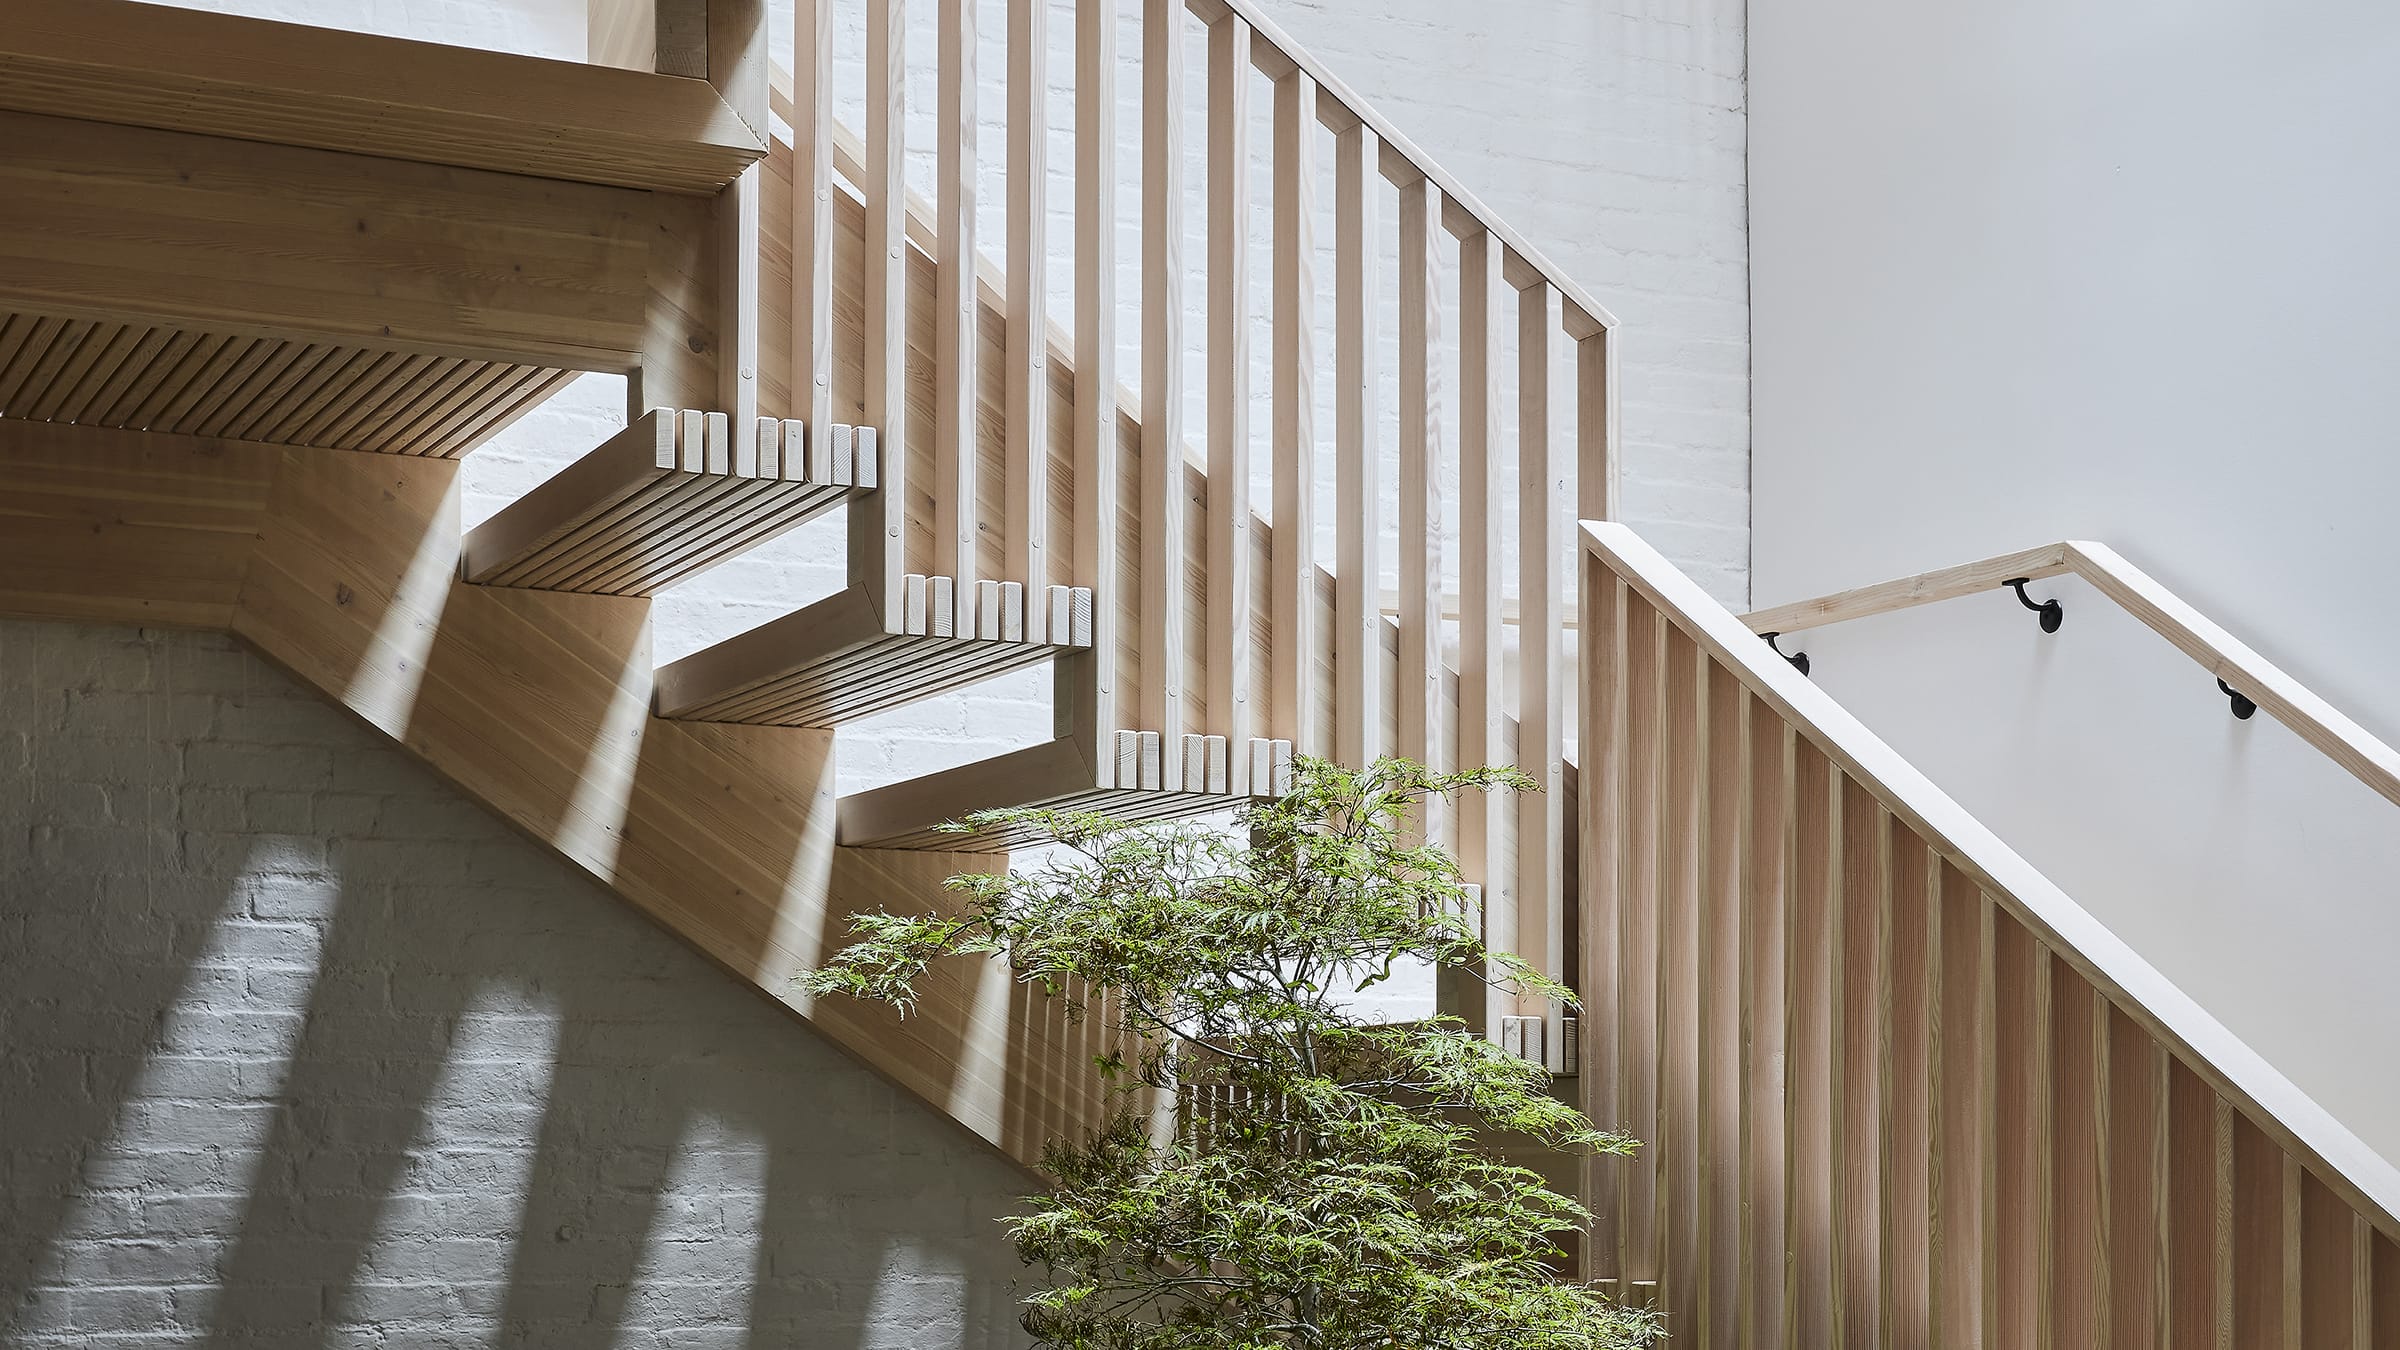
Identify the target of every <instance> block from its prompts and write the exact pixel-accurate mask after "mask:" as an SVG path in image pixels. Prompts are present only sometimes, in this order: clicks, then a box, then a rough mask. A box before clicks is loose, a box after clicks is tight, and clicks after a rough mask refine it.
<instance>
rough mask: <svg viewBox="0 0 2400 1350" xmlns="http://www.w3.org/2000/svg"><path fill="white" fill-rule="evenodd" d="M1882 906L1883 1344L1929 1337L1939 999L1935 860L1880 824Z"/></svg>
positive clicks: (1894, 827)
mask: <svg viewBox="0 0 2400 1350" xmlns="http://www.w3.org/2000/svg"><path fill="white" fill-rule="evenodd" d="M1889 828H1890V831H1891V860H1890V867H1891V909H1890V913H1889V915H1888V917H1887V919H1886V920H1885V923H1886V929H1885V931H1886V934H1887V937H1886V940H1885V945H1884V969H1885V970H1886V972H1887V973H1888V974H1887V987H1888V990H1889V994H1890V1004H1889V1012H1888V1014H1887V1016H1886V1017H1885V1020H1884V1025H1885V1028H1886V1031H1885V1040H1884V1057H1883V1064H1882V1073H1881V1080H1880V1083H1879V1086H1880V1089H1881V1092H1882V1118H1883V1124H1882V1129H1881V1130H1880V1136H1881V1145H1882V1147H1881V1152H1880V1154H1879V1156H1878V1158H1877V1167H1878V1168H1879V1170H1880V1171H1881V1173H1882V1188H1881V1193H1880V1199H1881V1202H1882V1206H1883V1213H1882V1234H1881V1242H1882V1251H1883V1262H1882V1270H1881V1275H1882V1284H1883V1291H1882V1298H1881V1304H1882V1311H1881V1318H1880V1325H1881V1326H1882V1328H1883V1336H1884V1340H1885V1342H1886V1343H1887V1344H1890V1345H1896V1346H1898V1345H1908V1346H1915V1345H1925V1344H1927V1343H1928V1342H1929V1341H1930V1340H1931V1339H1932V1334H1933V1325H1932V1318H1931V1315H1930V1314H1931V1306H1932V1288H1931V1283H1932V1261H1931V1257H1932V1247H1933V1185H1932V1172H1931V1158H1932V1152H1933V1118H1932V1117H1933V1108H1934V1102H1933V1097H1932V1095H1931V1091H1930V1088H1929V1086H1928V1083H1929V1074H1930V1071H1931V1065H1932V1058H1933V1055H1934V1053H1935V1049H1934V1043H1933V1034H1934V1024H1935V1019H1936V1017H1937V1013H1936V1009H1937V1008H1938V1006H1939V1000H1940V997H1941V965H1940V961H1939V953H1938V949H1937V947H1936V944H1937V943H1938V942H1939V941H1940V928H1939V922H1940V921H1939V918H1938V916H1937V914H1936V896H1937V891H1936V889H1935V888H1936V887H1937V885H1938V884H1939V880H1938V876H1937V873H1938V870H1939V865H1938V863H1937V862H1936V861H1935V859H1934V856H1933V852H1932V850H1931V849H1929V848H1927V847H1926V845H1925V842H1924V841H1923V840H1922V839H1919V838H1917V837H1916V835H1914V834H1913V833H1910V832H1908V831H1907V830H1905V829H1902V828H1900V827H1899V826H1898V824H1897V822H1889Z"/></svg>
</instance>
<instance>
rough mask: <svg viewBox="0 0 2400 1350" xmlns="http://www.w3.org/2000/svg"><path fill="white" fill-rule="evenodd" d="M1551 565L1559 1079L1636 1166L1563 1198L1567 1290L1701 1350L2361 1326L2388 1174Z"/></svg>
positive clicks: (1692, 653)
mask: <svg viewBox="0 0 2400 1350" xmlns="http://www.w3.org/2000/svg"><path fill="white" fill-rule="evenodd" d="M1582 546H1583V568H1584V576H1583V587H1582V605H1583V607H1584V639H1585V652H1584V658H1585V662H1586V667H1585V668H1586V671H1587V675H1586V677H1585V684H1584V689H1583V697H1584V712H1583V727H1584V743H1585V744H1586V746H1588V747H1591V751H1589V752H1587V758H1586V761H1585V763H1584V766H1583V775H1582V793H1581V800H1582V812H1581V827H1582V839H1583V849H1582V856H1583V862H1582V876H1583V879H1584V880H1583V900H1584V905H1585V908H1584V912H1583V914H1582V916H1581V918H1582V922H1583V924H1584V933H1585V936H1584V939H1583V941H1582V943H1581V950H1582V952H1583V953H1584V959H1583V966H1582V969H1581V971H1580V972H1579V980H1580V984H1581V990H1582V994H1583V997H1584V1001H1585V1004H1586V1006H1587V1008H1589V1009H1591V1013H1590V1014H1589V1015H1587V1016H1586V1017H1585V1018H1584V1019H1583V1025H1584V1027H1585V1028H1586V1032H1585V1044H1586V1047H1587V1048H1586V1051H1585V1063H1586V1065H1587V1066H1589V1067H1587V1069H1586V1072H1585V1074H1584V1076H1583V1080H1582V1081H1583V1089H1584V1092H1585V1094H1586V1105H1587V1108H1588V1109H1590V1110H1591V1111H1592V1112H1593V1113H1594V1114H1595V1116H1596V1118H1598V1119H1600V1120H1601V1121H1603V1122H1604V1123H1608V1124H1614V1125H1620V1126H1622V1127H1624V1128H1626V1129H1628V1130H1630V1131H1631V1132H1633V1133H1635V1134H1636V1135H1639V1136H1641V1137H1643V1138H1645V1139H1648V1140H1650V1141H1651V1146H1650V1147H1649V1148H1648V1149H1645V1151H1644V1155H1643V1157H1641V1158H1640V1159H1637V1160H1635V1161H1633V1162H1631V1163H1629V1164H1618V1163H1614V1162H1602V1163H1599V1164H1595V1165H1594V1167H1593V1168H1592V1169H1591V1170H1590V1171H1589V1173H1588V1174H1587V1176H1588V1184H1589V1187H1590V1196H1589V1198H1590V1200H1591V1203H1592V1204H1593V1207H1594V1209H1595V1211H1596V1212H1597V1213H1598V1215H1599V1216H1600V1226H1599V1229H1598V1231H1597V1232H1596V1234H1595V1239H1594V1242H1593V1244H1592V1245H1593V1252H1594V1265H1595V1271H1594V1273H1595V1274H1596V1275H1599V1276H1601V1277H1603V1278H1619V1279H1627V1280H1635V1281H1641V1280H1649V1279H1656V1280H1657V1281H1659V1285H1660V1291H1661V1299H1662V1301H1663V1303H1664V1305H1665V1306H1666V1308H1667V1309H1668V1311H1669V1313H1670V1316H1671V1318H1672V1319H1673V1320H1672V1321H1671V1322H1670V1325H1671V1326H1674V1327H1675V1328H1676V1334H1677V1335H1678V1336H1679V1337H1680V1336H1688V1337H1690V1339H1691V1340H1692V1341H1693V1342H1695V1343H1697V1344H1700V1345H1703V1346H1708V1345H1722V1344H1736V1343H1744V1344H1749V1343H1758V1341H1756V1340H1750V1339H1743V1338H1741V1337H1740V1335H1739V1332H1740V1328H1742V1327H1755V1326H1760V1325H1764V1326H1770V1327H1782V1328H1785V1329H1786V1330H1787V1331H1789V1332H1790V1333H1791V1335H1790V1337H1789V1338H1790V1339H1793V1340H1795V1341H1796V1342H1797V1343H1801V1344H1871V1343H1878V1342H1879V1341H1880V1342H1884V1343H1891V1344H1930V1343H1934V1342H1936V1341H1938V1342H1939V1343H1942V1344H1965V1343H1976V1344H1993V1343H2004V1344H2019V1343H2023V1344H2033V1343H2041V1344H2050V1343H2056V1344H2059V1345H2070V1344H2076V1345H2091V1344H2176V1345H2186V1344H2225V1343H2228V1341H2227V1339H2225V1338H2228V1337H2230V1338H2232V1343H2248V1342H2249V1341H2250V1340H2256V1341H2257V1342H2258V1343H2273V1344H2289V1345H2297V1344H2302V1343H2306V1344H2310V1345H2316V1344H2351V1345H2365V1344H2369V1343H2371V1342H2370V1341H2369V1339H2368V1335H2369V1332H2370V1330H2371V1329H2373V1328H2380V1327H2388V1326H2389V1325H2390V1319H2391V1318H2392V1317H2393V1316H2394V1315H2395V1314H2396V1313H2400V1308H2395V1307H2394V1306H2392V1295H2391V1293H2390V1292H2389V1282H2388V1278H2386V1276H2388V1272H2389V1271H2390V1270H2391V1269H2392V1266H2391V1264H2390V1263H2391V1262H2393V1261H2395V1260H2400V1246H2396V1245H2395V1244H2396V1243H2400V1217H2396V1215H2400V1170H2395V1169H2394V1167H2393V1166H2392V1164H2391V1163H2390V1162H2389V1161H2387V1160H2386V1159H2384V1158H2382V1157H2381V1156H2379V1155H2377V1154H2376V1153H2375V1152H2374V1151H2373V1150H2372V1149H2370V1148H2369V1147H2367V1146H2366V1145H2365V1144H2364V1143H2363V1142H2361V1141H2360V1140H2359V1139H2358V1138H2357V1137H2356V1136H2355V1135H2354V1134H2352V1133H2351V1132H2350V1131H2349V1130H2348V1129H2346V1128H2345V1127H2344V1126H2343V1125H2342V1124H2341V1123H2340V1122H2338V1121H2337V1120H2335V1119H2334V1118H2333V1117H2332V1116H2331V1115H2329V1114H2328V1113H2327V1112H2326V1111H2325V1110H2324V1109H2323V1108H2322V1107H2320V1106H2318V1105H2317V1103H2316V1102H2315V1101H2313V1100H2312V1099H2311V1098H2309V1097H2308V1096H2307V1094H2305V1093H2304V1092H2302V1091H2301V1090H2300V1089H2299V1088H2297V1087H2296V1086H2294V1085H2293V1084H2292V1083H2291V1082H2290V1081H2289V1080H2288V1079H2286V1078H2285V1077H2284V1076H2283V1075H2282V1074H2280V1073H2279V1072H2277V1071H2276V1070H2275V1068H2274V1067H2273V1066H2272V1065H2270V1064H2268V1063H2267V1062H2266V1061H2265V1060H2263V1059H2261V1058H2260V1057H2259V1056H2258V1055H2257V1054H2256V1053H2254V1052H2253V1051H2252V1050H2251V1049H2250V1048H2249V1047H2248V1046H2247V1045H2245V1044H2244V1043H2243V1042H2242V1041H2241V1040H2240V1039H2239V1038H2237V1037H2236V1036H2234V1035H2233V1034H2232V1033H2231V1032H2230V1031H2228V1030H2227V1029H2226V1028H2225V1027H2224V1026H2223V1025H2222V1024H2220V1023H2219V1022H2217V1021H2216V1019H2214V1018H2213V1017H2211V1016H2210V1015H2209V1014H2208V1013H2207V1012H2206V1011H2204V1010H2203V1009H2201V1008H2200V1007H2199V1005H2197V1004H2196V1003H2194V1002H2193V1001H2192V1000H2191V999H2190V998H2189V997H2187V996H2186V995H2185V994H2184V993H2183V992H2182V991H2181V990H2180V989H2178V988H2176V987H2175V985H2173V984H2172V983H2170V982H2169V981H2168V980H2167V979H2166V978H2165V977H2164V976H2162V975H2161V974H2160V973H2159V972H2158V971H2157V970H2156V969H2154V968H2152V967H2151V966H2150V965H2149V964H2148V963H2147V962H2146V961H2144V960H2143V959H2142V958H2141V957H2140V956H2139V955H2137V954H2136V953H2135V952H2134V951H2132V950H2131V949H2130V948H2129V947H2127V946H2126V945H2125V944H2124V943H2123V942H2122V941H2120V940H2119V939H2118V938H2117V937H2116V936H2115V935H2114V934H2112V933H2110V932H2109V930H2108V929H2107V928H2105V927H2104V926H2102V925H2101V924H2100V923H2099V922H2098V921H2096V920H2095V919H2093V918H2092V916H2091V915H2090V914H2088V913H2086V912H2085V911H2084V910H2083V909H2082V908H2081V907H2080V906H2078V905H2076V904H2075V903H2074V902H2073V901H2072V900H2070V899H2069V898H2068V897H2067V896H2066V895H2064V894H2062V893H2061V892H2060V891H2059V890H2058V888H2057V887H2056V886H2054V885H2052V884H2051V883H2050V881H2049V880H2048V879H2046V878H2045V877H2043V876H2042V875H2041V874H2040V873H2039V872H2037V871H2035V870H2034V868H2033V867H2032V866H2030V865H2029V864H2027V863H2026V862H2025V861H2024V859H2022V858H2020V857H2019V856H2017V854H2015V853H2014V852H2012V851H2011V850H2010V849H2009V848H2008V847H2007V846H2006V845H2005V844H2003V843H2001V842H2000V840H1999V839H1998V838H1997V837H1995V836H1994V835H1993V834H1992V833H1991V831H1989V830H1988V829H1986V828H1985V827H1984V826H1983V825H1982V824H1981V823H1980V822H1978V821H1977V820H1975V819H1974V818H1973V817H1972V816H1970V815H1968V814H1967V812H1966V811H1964V810H1963V809H1961V808H1960V807H1959V806H1958V805H1957V803H1955V802H1953V801H1952V800H1950V798H1948V797H1947V796H1945V795H1944V794H1943V793H1942V792H1941V791H1940V790H1939V789H1937V788H1935V787H1934V786H1933V784H1932V783H1931V782H1929V781H1927V779H1926V778H1925V777H1924V775H1923V774H1921V773H1919V772H1918V771H1917V770H1916V769H1915V768H1914V767H1912V766H1911V765H1909V764H1908V763H1907V762H1906V761H1905V760H1903V759H1902V758H1901V757H1900V756H1899V755H1898V754H1896V753H1895V752H1893V750H1892V749H1891V748H1890V747H1889V746H1887V745H1885V744H1884V743H1883V742H1882V741H1881V740H1879V739H1877V738H1876V737H1875V735H1874V734H1873V733H1872V732H1870V731H1868V730H1867V729H1866V727H1865V726H1864V725H1863V724H1861V723H1860V722H1859V721H1858V720H1857V719H1856V718H1855V717H1853V716H1851V715H1850V714H1849V713H1848V712H1846V711H1845V710H1843V709H1842V708H1841V706H1840V705H1838V704H1837V703H1835V702H1834V700H1833V699H1832V698H1831V697H1830V696H1829V695H1827V694H1826V693H1825V692H1824V691H1823V690H1821V689H1819V688H1818V687H1816V686H1815V685H1813V684H1811V683H1810V682H1809V681H1808V680H1806V679H1805V678H1803V677H1801V676H1800V675H1799V674H1798V673H1797V672H1795V671H1793V670H1792V669H1791V668H1790V667H1789V666H1787V665H1786V664H1785V663H1784V662H1782V661H1780V660H1777V659H1776V658H1775V656H1774V655H1773V653H1771V652H1769V651H1768V650H1767V649H1766V648H1765V647H1764V646H1763V645H1762V644H1760V643H1759V642H1758V641H1756V639H1755V638H1754V637H1753V636H1752V634H1751V632H1750V631H1749V629H1748V628H1746V627H1745V626H1744V624H1743V623H1742V621H1741V620H1738V619H1736V618H1735V617H1734V616H1733V615H1732V614H1731V613H1730V612H1729V611H1727V610H1725V609H1724V608H1723V607H1722V606H1720V605H1718V604H1717V603H1716V602H1714V601H1712V600H1710V599H1709V598H1708V597H1707V595H1706V594H1705V593H1703V592H1702V591H1701V590H1700V588H1699V586H1698V585H1697V584H1696V583H1694V582H1693V581H1691V580H1690V579H1689V578H1687V577H1685V576H1684V575H1683V574H1682V573H1680V572H1678V571H1677V570H1676V569H1675V568H1674V567H1673V566H1671V565H1670V564H1668V563H1667V562H1666V561H1665V560H1664V559H1663V558H1661V557H1660V556H1659V555H1658V554H1657V553H1656V552H1655V551H1654V550H1652V549H1651V548H1650V547H1649V546H1647V545H1646V544H1644V543H1642V542H1641V540H1640V539H1638V538H1637V537H1635V536H1634V535H1633V534H1632V533H1631V532H1630V531H1628V530H1626V529H1625V528H1623V527H1622V526H1617V525H1608V524H1600V523H1591V522H1587V523H1586V524H1585V525H1584V527H1583V530H1582ZM1611 1010H1614V1015H1612V1013H1611ZM1702 1157H1705V1158H1707V1159H1709V1160H1710V1162H1709V1164H1708V1165H1707V1166H1706V1167H1703V1166H1701V1165H1700V1164H1699V1163H1698V1161H1697V1160H1698V1159H1699V1158H1702ZM1772 1271H1782V1272H1784V1273H1785V1279H1784V1280H1782V1281H1780V1282H1779V1281H1776V1280H1775V1279H1774V1278H1773V1277H1772V1276H1771V1275H1766V1272H1772ZM2379 1272H2380V1273H2379ZM1762 1275H1766V1277H1765V1278H1761V1276H1762ZM2244 1326H2246V1327H2250V1328H2253V1329H2254V1334H2244V1333H2238V1332H2237V1331H2236V1330H2235V1329H2236V1328H2237V1327H2244ZM2279 1328H2280V1331H2279V1330H2278V1329H2279ZM2303 1329H2305V1340H2303V1335H2302V1333H2303ZM2037 1333H2038V1334H2037ZM1765 1339H1766V1340H1767V1341H1768V1342H1770V1343H1772V1342H1775V1341H1776V1339H1777V1338H1775V1337H1774V1336H1772V1335H1771V1334H1770V1335H1768V1336H1767V1337H1766V1338H1765Z"/></svg>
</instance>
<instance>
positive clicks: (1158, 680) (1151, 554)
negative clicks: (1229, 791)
mask: <svg viewBox="0 0 2400 1350" xmlns="http://www.w3.org/2000/svg"><path fill="white" fill-rule="evenodd" d="M1182 15H1183V7H1182V4H1181V3H1180V0H1144V4H1143V9H1142V306H1141V314H1142V333H1141V353H1142V403H1141V438H1142V441H1141V444H1142V458H1141V475H1140V480H1139V481H1140V483H1141V488H1140V493H1141V496H1140V526H1139V533H1138V536H1137V537H1138V539H1139V542H1140V549H1141V563H1140V577H1141V588H1142V590H1141V610H1140V613H1141V625H1140V641H1141V663H1140V666H1139V670H1140V672H1141V686H1140V688H1141V697H1140V699H1139V702H1138V705H1137V717H1136V721H1137V723H1138V725H1139V726H1140V727H1141V728H1142V729H1143V730H1145V731H1155V732H1157V733H1159V737H1160V754H1161V767H1160V772H1161V773H1162V774H1163V775H1164V776H1165V777H1166V779H1167V781H1169V782H1180V781H1182V777H1183V764H1182V756H1183V750H1182V741H1183V730H1184V727H1185V725H1186V709H1185V706H1184V705H1185V694H1186V674H1187V671H1186V668H1185V663H1186V660H1187V657H1186V649H1187V646H1188V644H1189V633H1188V628H1189V618H1188V614H1187V596H1188V594H1189V588H1188V587H1187V586H1186V585H1185V584H1184V578H1183V569H1184V562H1183V559H1184V549H1185V538H1184V530H1185V525H1184V517H1185V515H1186V512H1185V509H1184V503H1185V501H1186V496H1185V493H1184V491H1183V465H1184V453H1185V451H1184V443H1183V437H1184V428H1183V358H1184V351H1183V341H1184V338H1183V331H1184V312H1183V311H1184V300H1183V210H1184V185H1183V89H1184V69H1183V44H1182V42H1181V41H1180V40H1179V39H1180V35H1181V29H1182Z"/></svg>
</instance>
